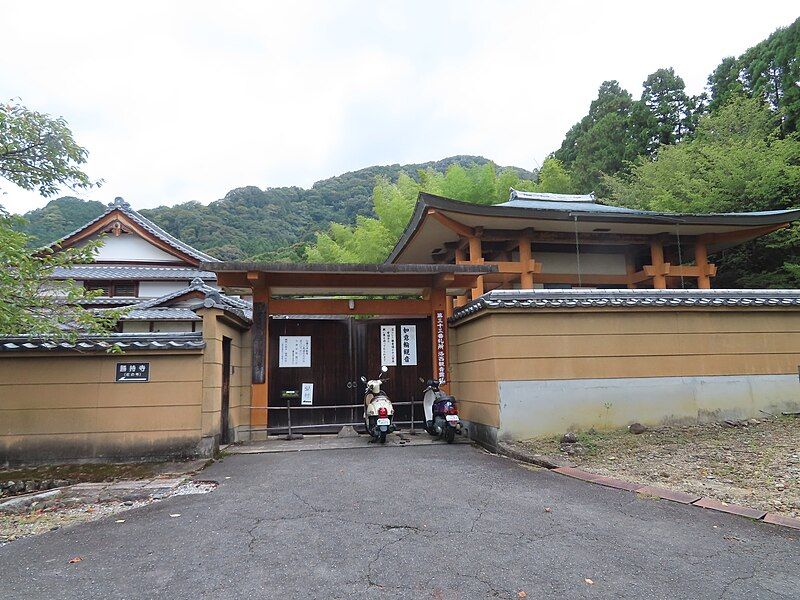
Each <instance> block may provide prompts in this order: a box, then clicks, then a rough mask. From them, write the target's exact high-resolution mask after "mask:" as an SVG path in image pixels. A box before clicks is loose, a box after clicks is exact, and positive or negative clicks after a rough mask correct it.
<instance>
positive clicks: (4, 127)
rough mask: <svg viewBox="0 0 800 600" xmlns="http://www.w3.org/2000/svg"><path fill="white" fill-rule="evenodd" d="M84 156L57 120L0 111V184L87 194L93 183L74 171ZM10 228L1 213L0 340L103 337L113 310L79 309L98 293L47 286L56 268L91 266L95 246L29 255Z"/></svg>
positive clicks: (15, 109)
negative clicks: (67, 189) (8, 337)
mask: <svg viewBox="0 0 800 600" xmlns="http://www.w3.org/2000/svg"><path fill="white" fill-rule="evenodd" d="M86 156H87V152H86V150H85V149H84V148H82V147H81V146H79V145H78V144H77V143H76V142H75V140H74V139H73V137H72V132H71V131H70V130H69V127H68V126H67V124H66V122H65V121H64V120H63V119H54V118H52V117H50V116H49V115H46V114H42V113H38V112H35V111H32V110H29V109H27V108H25V107H24V106H22V105H21V104H18V103H11V104H7V105H3V106H0V178H3V179H6V180H7V181H10V182H11V183H13V184H15V185H17V186H19V187H21V188H23V189H25V190H36V191H38V192H39V193H40V194H41V195H43V196H49V195H52V194H55V193H56V192H57V191H58V189H59V188H60V187H61V186H67V187H70V188H88V187H92V186H94V185H96V184H95V182H92V181H91V180H90V179H89V177H88V175H86V174H85V173H84V172H83V171H82V170H81V169H80V165H82V164H83V163H84V162H85V161H86ZM15 221H17V219H14V218H12V217H9V216H8V214H7V213H6V212H5V211H3V209H2V207H0V298H2V301H1V302H0V335H39V336H54V337H59V338H67V339H74V338H75V337H77V336H78V334H79V333H105V332H107V331H109V330H110V329H111V328H112V327H113V326H114V324H115V323H116V321H117V319H118V318H119V313H118V312H117V311H105V312H103V313H96V312H93V311H89V310H85V309H84V308H82V307H81V306H80V302H81V301H82V300H84V299H88V298H91V297H92V296H93V295H96V293H90V292H87V291H86V290H85V289H84V288H83V286H81V285H77V284H76V283H75V282H74V281H60V282H56V281H53V280H52V279H50V276H51V275H52V273H53V271H54V269H56V268H57V267H69V266H71V265H75V264H81V263H87V262H92V261H93V260H94V255H95V253H96V250H97V244H87V245H85V246H83V247H82V248H80V249H66V250H59V251H53V250H51V249H47V250H41V251H32V250H31V248H30V240H31V238H30V236H29V235H28V234H26V233H24V232H21V231H17V230H15V228H14V225H15ZM51 225H52V226H56V227H61V226H62V223H51Z"/></svg>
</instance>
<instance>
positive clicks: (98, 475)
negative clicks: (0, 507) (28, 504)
mask: <svg viewBox="0 0 800 600" xmlns="http://www.w3.org/2000/svg"><path fill="white" fill-rule="evenodd" d="M170 464H172V463H163V462H162V463H89V464H75V465H43V466H39V467H23V468H11V469H0V482H3V481H26V480H29V479H32V480H42V479H66V480H69V481H70V482H74V483H83V482H95V481H114V480H117V479H144V478H146V477H153V476H154V475H156V474H158V473H160V472H162V471H163V469H164V467H165V465H170Z"/></svg>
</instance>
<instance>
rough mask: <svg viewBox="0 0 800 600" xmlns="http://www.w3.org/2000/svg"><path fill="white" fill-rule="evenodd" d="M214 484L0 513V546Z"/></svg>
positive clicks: (197, 491)
mask: <svg viewBox="0 0 800 600" xmlns="http://www.w3.org/2000/svg"><path fill="white" fill-rule="evenodd" d="M216 487H217V486H216V484H214V483H210V482H202V483H200V482H198V483H194V482H189V483H186V484H183V485H181V486H179V487H177V488H175V489H174V490H173V491H171V492H170V493H169V494H167V495H164V496H158V497H156V498H148V499H146V500H135V501H126V502H113V501H112V502H100V503H91V504H85V505H81V506H61V505H58V504H56V505H54V506H50V507H47V508H44V509H41V510H35V511H33V512H28V513H24V514H19V515H14V514H11V515H0V546H4V545H6V544H8V543H10V542H13V541H14V540H16V539H19V538H22V537H27V536H30V535H39V534H42V533H46V532H48V531H54V530H56V529H61V528H64V527H70V526H72V525H76V524H78V523H85V522H87V521H96V520H98V519H102V518H103V517H109V516H111V515H115V514H117V513H121V512H124V511H127V510H130V509H132V508H138V507H140V506H145V505H147V504H152V503H153V502H159V501H161V500H163V499H165V498H170V497H173V496H185V495H187V494H207V493H208V492H210V491H212V490H214V489H215V488H216ZM118 518H119V519H124V518H125V517H124V515H121V516H119V517H118ZM122 522H124V520H123V521H122Z"/></svg>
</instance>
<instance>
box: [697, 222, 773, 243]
mask: <svg viewBox="0 0 800 600" xmlns="http://www.w3.org/2000/svg"><path fill="white" fill-rule="evenodd" d="M788 226H789V223H780V224H779V225H765V226H764V227H754V228H751V229H740V230H736V231H726V232H724V233H704V234H703V235H701V236H699V237H701V238H702V239H703V242H705V244H706V245H712V244H724V243H727V242H738V241H741V240H749V239H752V238H757V237H761V236H762V235H767V234H768V233H773V232H775V231H778V230H779V229H783V228H784V227H788Z"/></svg>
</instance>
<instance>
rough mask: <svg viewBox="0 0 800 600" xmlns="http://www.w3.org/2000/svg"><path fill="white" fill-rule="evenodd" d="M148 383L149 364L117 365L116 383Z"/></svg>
mask: <svg viewBox="0 0 800 600" xmlns="http://www.w3.org/2000/svg"><path fill="white" fill-rule="evenodd" d="M125 381H136V382H141V383H144V382H147V381H150V363H149V362H145V363H117V383H120V382H125Z"/></svg>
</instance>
